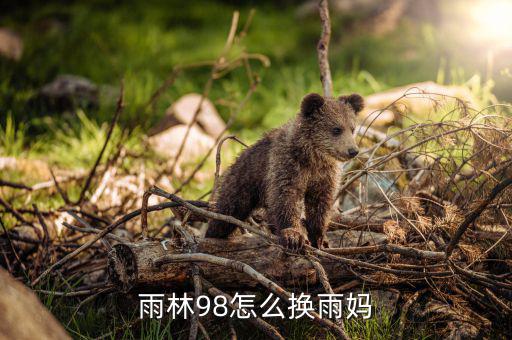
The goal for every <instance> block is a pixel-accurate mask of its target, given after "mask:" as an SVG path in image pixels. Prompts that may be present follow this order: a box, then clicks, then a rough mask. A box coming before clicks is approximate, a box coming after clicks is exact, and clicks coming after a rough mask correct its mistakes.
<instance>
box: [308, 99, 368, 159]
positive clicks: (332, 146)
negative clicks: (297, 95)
mask: <svg viewBox="0 0 512 340" xmlns="http://www.w3.org/2000/svg"><path fill="white" fill-rule="evenodd" d="M363 106H364V101H363V98H362V97H361V96H360V95H358V94H352V95H350V96H341V97H338V98H327V97H323V96H321V95H319V94H316V93H312V94H308V95H307V96H305V97H304V99H303V100H302V104H301V113H300V115H301V118H302V119H301V126H302V128H305V129H306V130H307V131H308V132H309V133H308V136H309V139H310V141H311V143H312V144H313V145H312V147H313V148H314V149H315V150H316V151H317V152H320V153H323V154H327V155H329V156H331V157H333V158H335V159H337V160H339V161H346V160H348V159H350V158H354V157H355V156H357V154H358V153H359V149H358V147H357V145H356V141H355V139H354V129H355V127H356V114H357V113H358V112H359V111H361V110H362V109H363Z"/></svg>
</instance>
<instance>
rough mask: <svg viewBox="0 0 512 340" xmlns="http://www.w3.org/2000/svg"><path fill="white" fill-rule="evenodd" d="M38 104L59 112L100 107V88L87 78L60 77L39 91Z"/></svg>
mask: <svg viewBox="0 0 512 340" xmlns="http://www.w3.org/2000/svg"><path fill="white" fill-rule="evenodd" d="M36 101H37V104H40V105H42V106H44V107H45V108H47V109H54V110H58V111H66V110H74V109H76V108H78V107H82V108H96V107H98V106H99V90H98V86H97V85H96V84H94V83H93V82H91V81H90V80H89V79H87V78H83V77H80V76H75V75H60V76H58V77H57V78H55V80H53V81H52V82H51V83H48V84H46V85H44V86H43V87H42V88H41V90H40V91H39V94H38V98H37V99H36Z"/></svg>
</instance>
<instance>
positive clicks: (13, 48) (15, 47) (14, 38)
mask: <svg viewBox="0 0 512 340" xmlns="http://www.w3.org/2000/svg"><path fill="white" fill-rule="evenodd" d="M0 54H1V55H3V56H4V57H6V58H9V59H13V60H16V61H18V60H20V59H21V55H22V54H23V40H21V37H20V36H19V34H17V33H16V32H13V31H11V30H10V29H8V28H4V27H2V28H0Z"/></svg>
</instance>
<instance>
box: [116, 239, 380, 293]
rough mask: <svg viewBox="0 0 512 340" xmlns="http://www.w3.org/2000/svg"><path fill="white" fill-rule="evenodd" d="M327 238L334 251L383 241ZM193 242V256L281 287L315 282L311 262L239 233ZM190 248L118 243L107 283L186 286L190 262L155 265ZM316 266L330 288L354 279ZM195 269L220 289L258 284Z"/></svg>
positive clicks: (339, 268) (224, 271) (333, 265)
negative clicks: (243, 268)
mask: <svg viewBox="0 0 512 340" xmlns="http://www.w3.org/2000/svg"><path fill="white" fill-rule="evenodd" d="M328 238H329V243H330V244H331V245H332V246H334V247H342V246H355V245H358V244H371V245H375V244H381V243H383V242H385V241H386V237H385V236H384V235H382V234H377V233H372V232H363V231H346V230H336V231H332V232H329V233H328ZM195 242H196V244H194V247H195V251H194V252H197V253H203V254H210V255H213V256H217V257H222V258H227V259H229V260H235V261H239V262H243V263H245V264H247V265H249V266H251V267H252V268H254V269H255V270H256V271H258V272H260V273H262V274H263V275H265V276H266V277H268V278H269V279H271V280H272V281H274V282H276V283H277V284H279V285H281V286H284V287H300V286H303V287H304V286H311V285H315V284H317V283H318V282H319V280H318V277H317V271H316V270H315V267H314V266H313V264H312V263H311V261H309V260H308V259H307V258H305V257H302V256H297V255H295V254H292V253H288V252H286V251H285V250H284V249H283V248H282V247H280V246H278V245H275V244H272V243H270V242H269V241H267V240H265V239H264V238H262V237H259V236H257V235H253V234H244V235H242V236H237V237H233V238H230V239H229V240H222V239H209V238H195ZM191 247H192V245H191V244H186V243H184V242H183V241H181V240H180V239H173V240H163V241H155V240H148V241H141V242H137V243H125V244H117V245H115V246H114V247H113V249H112V251H111V252H110V253H109V259H108V271H109V277H110V281H111V282H112V283H113V284H114V285H116V286H117V287H119V288H120V289H122V290H123V291H128V290H130V289H131V288H133V287H137V286H144V287H147V286H168V287H169V286H170V287H184V286H188V285H190V282H191V279H190V275H191V271H192V266H193V264H194V263H193V262H173V263H165V264H163V265H161V266H159V265H157V264H156V263H155V262H156V260H157V259H159V258H162V257H163V256H166V255H173V254H186V253H190V252H191ZM320 262H321V264H322V265H323V267H324V268H325V270H326V272H327V275H328V276H329V280H330V282H331V283H333V284H336V283H339V282H342V281H346V280H347V279H353V278H354V276H353V275H354V274H353V273H351V272H350V271H348V270H347V269H346V267H345V266H344V265H343V264H341V263H339V262H337V261H333V260H330V259H320ZM198 265H199V268H200V270H201V274H202V277H203V278H205V279H206V280H208V281H210V282H212V284H214V285H215V286H217V287H219V288H235V287H236V288H240V287H254V286H256V285H257V282H256V281H254V280H253V279H251V278H250V277H249V276H248V275H246V274H245V273H242V272H239V271H236V270H231V269H229V268H226V267H223V266H218V265H215V264H212V263H207V262H201V263H200V264H198Z"/></svg>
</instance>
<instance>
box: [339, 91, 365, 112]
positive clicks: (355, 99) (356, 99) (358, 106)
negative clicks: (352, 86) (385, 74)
mask: <svg viewBox="0 0 512 340" xmlns="http://www.w3.org/2000/svg"><path fill="white" fill-rule="evenodd" d="M338 100H340V101H342V102H344V103H346V104H349V105H350V106H352V108H353V109H354V112H355V113H356V114H357V113H358V112H360V111H361V110H362V109H363V108H364V99H363V97H361V96H360V95H358V94H356V93H353V94H351V95H350V96H341V97H338Z"/></svg>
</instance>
